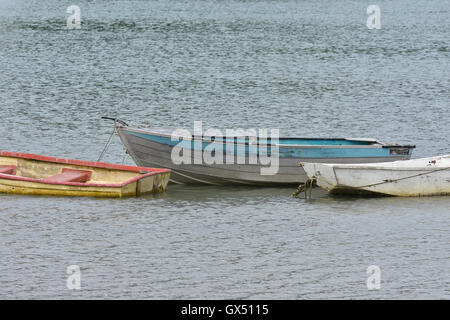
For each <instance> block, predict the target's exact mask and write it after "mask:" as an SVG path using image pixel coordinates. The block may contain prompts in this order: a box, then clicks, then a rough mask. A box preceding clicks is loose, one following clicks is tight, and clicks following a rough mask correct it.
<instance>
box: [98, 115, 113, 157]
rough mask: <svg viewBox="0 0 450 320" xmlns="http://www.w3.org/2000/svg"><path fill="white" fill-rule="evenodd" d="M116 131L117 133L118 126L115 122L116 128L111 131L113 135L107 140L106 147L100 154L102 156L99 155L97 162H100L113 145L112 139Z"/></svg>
mask: <svg viewBox="0 0 450 320" xmlns="http://www.w3.org/2000/svg"><path fill="white" fill-rule="evenodd" d="M115 133H116V126H115V124H114V130H113V132H112V133H111V135H110V136H109V139H108V141H107V142H106V144H105V147H104V148H103V151H102V153H101V154H100V157H98V160H97V162H100V161H101V160H102V158H103V156H104V155H105V152H106V150H108V148H109V146H110V145H111V142H112V139H113V136H114V134H115Z"/></svg>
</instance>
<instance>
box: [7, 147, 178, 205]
mask: <svg viewBox="0 0 450 320" xmlns="http://www.w3.org/2000/svg"><path fill="white" fill-rule="evenodd" d="M2 167H3V168H5V167H6V168H8V167H12V168H17V172H8V174H3V173H1V170H0V193H8V194H22V195H55V196H77V197H78V196H90V197H109V198H111V197H114V198H119V197H132V196H140V195H143V194H147V193H158V192H163V191H164V190H165V189H166V187H167V184H168V181H169V178H170V170H165V169H154V168H143V167H131V166H121V165H114V164H106V163H94V162H86V161H78V160H68V159H56V158H51V157H45V156H39V155H33V154H21V153H11V152H5V151H0V169H1V168H2ZM14 171H16V169H15V170H14ZM64 172H66V173H65V174H64ZM67 172H71V173H72V174H73V173H75V174H76V173H78V175H80V173H81V175H80V177H83V173H86V172H88V173H89V175H88V177H86V178H85V179H86V180H88V179H91V178H92V180H90V181H83V182H80V181H76V180H73V179H72V181H67V182H65V181H61V179H63V178H67V177H69V178H70V174H69V175H68V174H67ZM58 179H59V180H58Z"/></svg>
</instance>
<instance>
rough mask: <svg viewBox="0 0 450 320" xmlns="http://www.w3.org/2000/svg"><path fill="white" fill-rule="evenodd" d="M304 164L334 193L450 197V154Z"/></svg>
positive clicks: (319, 183) (312, 176)
mask: <svg viewBox="0 0 450 320" xmlns="http://www.w3.org/2000/svg"><path fill="white" fill-rule="evenodd" d="M301 165H302V167H303V169H304V170H305V171H306V173H307V174H308V177H309V178H311V179H314V180H315V181H316V183H317V185H318V186H319V187H322V188H324V189H326V190H328V191H330V192H332V193H347V194H348V193H352V194H382V195H392V196H404V197H407V196H411V197H417V196H436V195H450V155H444V156H438V157H432V158H422V159H414V160H406V161H395V162H387V163H372V164H324V163H308V162H302V163H301Z"/></svg>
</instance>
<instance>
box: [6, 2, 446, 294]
mask: <svg viewBox="0 0 450 320" xmlns="http://www.w3.org/2000/svg"><path fill="white" fill-rule="evenodd" d="M71 4H73V3H72V2H70V1H56V0H52V1H51V0H46V1H17V0H0V43H1V45H0V70H1V72H0V84H1V85H0V111H1V117H2V120H3V121H2V126H0V149H2V150H9V151H21V152H32V153H38V154H45V155H53V156H60V157H68V158H80V159H86V160H96V159H97V157H98V155H99V154H100V152H101V150H102V148H103V146H104V144H105V142H106V140H107V138H108V136H109V134H110V132H111V129H112V127H111V123H109V122H108V121H106V122H105V121H103V120H100V117H101V116H102V115H110V116H118V117H120V118H121V119H123V120H126V121H128V122H130V123H135V124H138V123H151V124H153V125H175V126H183V127H187V128H192V126H193V121H194V120H203V121H204V126H209V127H217V128H221V129H225V128H237V127H246V128H279V129H280V131H281V134H282V135H290V136H306V137H315V136H319V137H329V136H334V137H374V138H378V139H380V140H382V141H393V142H398V143H408V144H410V143H413V144H416V145H417V149H416V150H415V152H414V157H421V156H429V155H436V154H443V153H450V152H449V147H448V146H449V145H450V138H449V137H450V128H449V126H448V123H449V120H450V116H449V112H448V107H449V101H450V90H449V88H450V80H449V79H450V65H449V64H450V59H449V58H450V45H449V43H450V41H449V40H450V32H449V30H450V2H449V1H416V2H415V3H414V4H411V3H410V2H408V1H403V0H401V1H395V2H391V1H377V3H376V4H378V5H379V6H380V8H381V23H382V27H381V29H380V30H368V29H367V27H366V19H367V14H366V9H367V5H368V4H367V2H366V1H339V2H336V3H334V2H331V3H330V2H328V1H268V0H266V1H226V2H225V1H223V2H215V1H193V2H192V1H189V2H186V1H94V2H93V1H78V2H77V3H76V4H77V5H79V6H80V8H81V17H82V28H81V30H67V27H66V19H67V17H68V16H69V14H67V13H66V8H67V7H68V6H69V5H71ZM122 154H123V150H122V146H121V144H120V142H119V141H118V140H117V139H116V140H115V141H114V143H113V145H112V146H111V149H110V150H109V152H108V154H107V157H106V158H105V160H106V161H109V162H116V163H120V162H121V161H122ZM126 163H129V164H131V163H132V161H131V159H126ZM293 191H294V190H292V188H263V189H260V188H243V187H241V188H236V187H234V188H233V187H227V188H225V187H224V188H212V187H181V186H172V185H171V186H169V189H168V191H167V192H166V193H165V194H163V195H156V196H146V197H142V198H137V199H124V200H99V199H84V198H70V199H67V198H57V197H22V196H8V195H0V203H1V206H0V220H1V223H0V240H1V244H2V245H1V246H0V256H1V265H0V297H1V298H7V299H12V298H57V299H63V298H89V299H92V298H139V299H155V298H194V299H195V298H255V299H257V298H286V299H303V298H304V299H311V298H320V299H327V298H338V299H341V298H362V299H370V298H399V299H411V298H412V299H418V298H425V299H434V298H439V299H441V298H446V299H448V298H450V277H449V273H450V271H449V270H450V253H449V252H450V250H449V243H450V236H449V232H448V231H449V222H448V221H449V215H450V210H449V207H450V198H448V197H433V198H413V199H405V198H373V199H364V198H348V197H346V198H342V197H331V196H329V195H327V194H326V193H325V192H322V191H320V190H314V193H313V199H312V200H310V201H305V200H299V199H293V198H291V197H290V194H291V193H292V192H293ZM69 265H79V266H80V267H81V274H82V289H81V290H79V291H71V290H68V289H67V287H66V279H67V277H68V274H67V273H66V268H67V267H68V266H69ZM369 265H378V266H379V267H380V268H381V288H380V290H374V291H369V290H367V286H366V279H367V277H368V275H367V274H366V269H367V267H368V266H369Z"/></svg>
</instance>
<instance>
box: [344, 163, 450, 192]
mask: <svg viewBox="0 0 450 320" xmlns="http://www.w3.org/2000/svg"><path fill="white" fill-rule="evenodd" d="M448 169H450V167H444V168H439V169H436V170H431V171H428V172H422V173H418V174H415V175H412V176H408V177H403V178H398V179H392V180H391V179H387V180H383V181H382V182H377V183H372V184H368V185H365V186H359V187H351V186H346V187H348V188H354V189H361V188H368V187H374V186H378V185H381V184H385V183H391V182H397V181H401V180H407V179H411V178H415V177H420V176H426V175H428V174H432V173H435V172H439V171H445V170H448Z"/></svg>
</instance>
